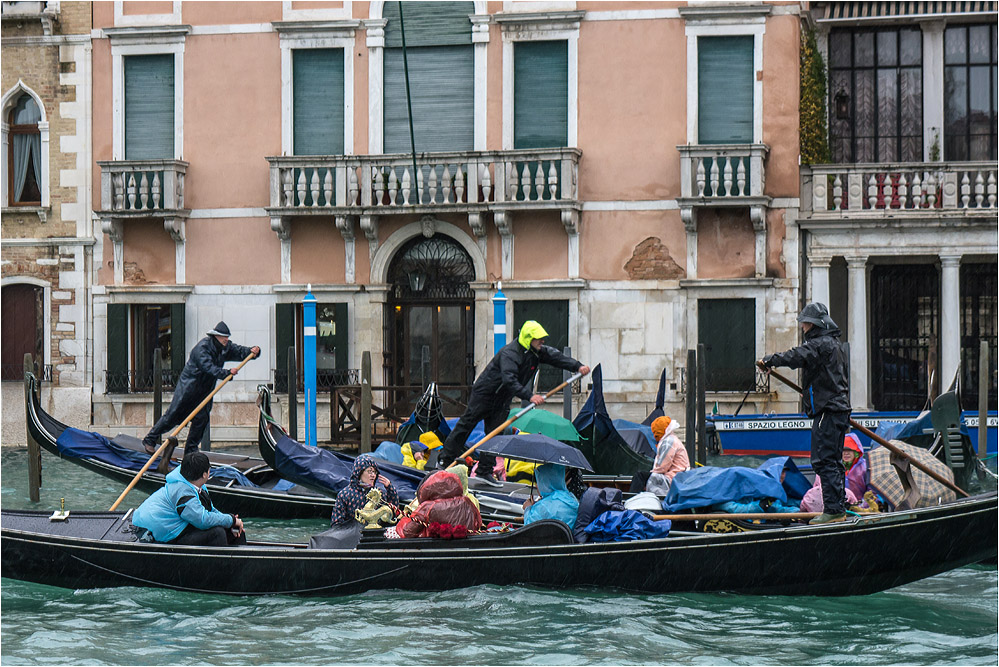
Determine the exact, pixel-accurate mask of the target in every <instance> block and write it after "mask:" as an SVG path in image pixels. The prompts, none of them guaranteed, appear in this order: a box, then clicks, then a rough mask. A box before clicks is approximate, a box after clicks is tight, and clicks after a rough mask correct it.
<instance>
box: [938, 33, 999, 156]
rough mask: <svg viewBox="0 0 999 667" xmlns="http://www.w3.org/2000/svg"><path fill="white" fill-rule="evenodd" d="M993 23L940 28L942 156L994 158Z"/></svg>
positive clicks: (994, 64)
mask: <svg viewBox="0 0 999 667" xmlns="http://www.w3.org/2000/svg"><path fill="white" fill-rule="evenodd" d="M997 122H999V119H997V116H996V26H995V25H994V24H993V25H990V26H989V25H972V26H953V27H949V28H947V30H946V32H945V33H944V159H946V160H995V159H996V156H997V155H999V152H997V147H996V123H997Z"/></svg>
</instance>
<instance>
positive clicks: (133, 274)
mask: <svg viewBox="0 0 999 667" xmlns="http://www.w3.org/2000/svg"><path fill="white" fill-rule="evenodd" d="M122 234H123V236H124V239H125V242H124V247H123V249H122V250H123V252H122V260H123V262H124V264H125V282H126V283H127V284H135V285H141V284H145V283H150V284H158V285H164V284H172V283H174V282H175V276H176V273H175V266H176V261H175V260H176V250H175V247H176V246H175V244H174V242H173V239H171V238H170V235H169V234H167V232H166V230H164V229H163V223H162V222H161V221H159V220H130V221H128V223H127V224H125V226H124V230H123V232H122ZM106 256H110V255H106Z"/></svg>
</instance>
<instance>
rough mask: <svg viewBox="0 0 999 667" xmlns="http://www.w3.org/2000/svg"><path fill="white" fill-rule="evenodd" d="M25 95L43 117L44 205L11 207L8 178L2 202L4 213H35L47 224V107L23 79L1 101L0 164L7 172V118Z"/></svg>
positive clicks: (4, 181) (0, 193) (0, 195)
mask: <svg viewBox="0 0 999 667" xmlns="http://www.w3.org/2000/svg"><path fill="white" fill-rule="evenodd" d="M25 93H26V94H28V95H30V96H31V99H33V100H34V101H35V104H36V105H38V111H39V113H41V115H42V117H41V118H40V119H39V121H38V133H39V134H40V135H41V144H42V145H41V153H42V155H41V162H42V163H41V165H40V169H39V173H40V174H41V179H40V181H41V182H40V183H39V184H38V188H39V190H40V191H41V195H42V203H41V206H40V207H39V206H11V205H10V199H9V198H8V197H9V195H10V193H8V192H7V177H6V176H4V177H3V178H2V179H0V181H2V183H0V188H2V191H0V202H2V203H3V210H4V211H11V212H15V211H33V212H35V213H37V214H38V217H39V219H41V221H42V222H45V220H46V219H47V217H48V211H49V207H50V205H51V204H50V200H49V195H50V190H51V188H50V187H49V121H48V115H47V114H46V113H45V105H44V104H43V103H42V98H41V97H39V96H38V93H36V92H35V91H33V90H32V89H31V88H29V87H28V85H27V84H26V83H24V81H23V80H21V79H18V80H17V83H16V84H14V85H13V86H12V87H11V89H10V90H8V91H7V92H6V93H4V94H3V98H2V100H0V113H2V114H3V115H2V117H0V118H2V123H0V127H2V140H3V145H2V147H0V160H2V161H0V164H2V165H3V168H4V171H6V169H7V164H8V162H7V160H8V159H9V158H8V155H7V152H8V150H9V148H8V144H9V142H10V125H9V124H8V123H7V116H8V114H9V113H10V110H11V108H13V106H14V105H15V104H16V103H17V100H18V99H20V97H21V95H22V94H25Z"/></svg>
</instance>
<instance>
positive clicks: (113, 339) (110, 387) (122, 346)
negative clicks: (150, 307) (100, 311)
mask: <svg viewBox="0 0 999 667" xmlns="http://www.w3.org/2000/svg"><path fill="white" fill-rule="evenodd" d="M105 375H106V377H105V383H104V386H105V391H106V393H108V394H127V393H128V389H129V382H128V305H127V304H122V303H111V304H108V337H107V362H106V365H105Z"/></svg>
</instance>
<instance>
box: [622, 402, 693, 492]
mask: <svg viewBox="0 0 999 667" xmlns="http://www.w3.org/2000/svg"><path fill="white" fill-rule="evenodd" d="M651 426H652V435H653V437H655V439H656V442H657V443H659V444H658V446H657V447H656V458H655V461H653V463H652V470H651V471H650V472H639V473H636V474H635V477H634V478H633V479H632V481H631V491H632V493H640V492H642V491H651V492H652V493H654V494H656V495H657V496H665V495H666V492H667V491H669V485H670V484H671V483H672V482H673V478H674V477H676V475H677V474H678V473H681V472H683V471H684V470H687V469H688V468H690V459H689V458H688V457H687V448H686V447H684V445H683V442H682V441H681V440H680V438H678V437H676V436H675V435H673V432H674V431H675V430H676V422H675V421H673V420H672V419H670V418H669V417H657V418H656V419H655V420H653V422H652V425H651Z"/></svg>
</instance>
